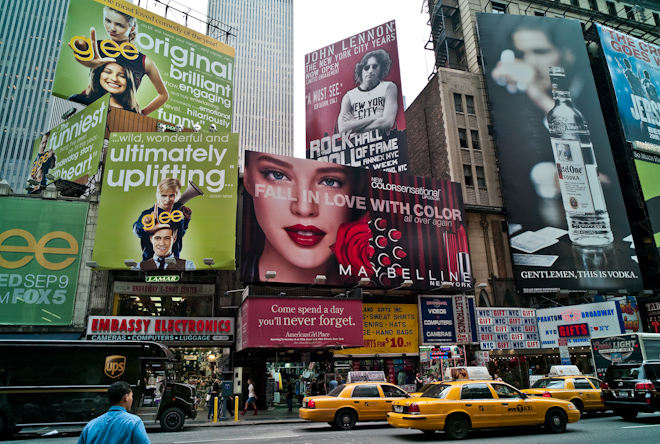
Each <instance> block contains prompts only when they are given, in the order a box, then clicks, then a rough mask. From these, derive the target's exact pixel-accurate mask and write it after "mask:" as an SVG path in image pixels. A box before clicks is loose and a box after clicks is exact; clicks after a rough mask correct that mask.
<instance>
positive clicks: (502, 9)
mask: <svg viewBox="0 0 660 444" xmlns="http://www.w3.org/2000/svg"><path fill="white" fill-rule="evenodd" d="M493 14H506V5H505V4H504V3H496V2H493Z"/></svg>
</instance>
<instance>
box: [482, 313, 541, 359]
mask: <svg viewBox="0 0 660 444" xmlns="http://www.w3.org/2000/svg"><path fill="white" fill-rule="evenodd" d="M476 312H477V329H478V334H479V347H480V348H481V349H482V350H503V349H514V350H526V349H530V348H540V347H541V341H540V339H539V330H538V326H537V325H536V310H532V309H517V308H513V309H511V308H477V310H476Z"/></svg>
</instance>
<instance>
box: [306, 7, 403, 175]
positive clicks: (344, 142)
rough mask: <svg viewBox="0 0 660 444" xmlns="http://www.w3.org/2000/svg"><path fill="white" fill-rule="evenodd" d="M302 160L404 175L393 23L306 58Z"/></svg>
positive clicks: (401, 104)
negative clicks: (305, 123) (305, 156)
mask: <svg viewBox="0 0 660 444" xmlns="http://www.w3.org/2000/svg"><path fill="white" fill-rule="evenodd" d="M305 113H306V117H307V158H308V159H316V160H322V161H325V162H334V163H339V164H342V165H350V166H354V167H363V168H370V169H374V170H381V171H390V172H402V171H407V170H408V143H407V141H406V122H405V117H404V109H403V95H402V93H401V76H400V74H399V54H398V52H397V36H396V27H395V25H394V20H392V21H391V22H387V23H384V24H382V25H380V26H376V27H375V28H372V29H369V30H367V31H364V32H361V33H359V34H356V35H354V36H351V37H348V38H346V39H344V40H341V41H339V42H337V43H333V44H332V45H328V46H326V47H324V48H321V49H318V50H316V51H314V52H311V53H309V54H307V55H305Z"/></svg>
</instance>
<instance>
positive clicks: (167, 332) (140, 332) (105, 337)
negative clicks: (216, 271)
mask: <svg viewBox="0 0 660 444" xmlns="http://www.w3.org/2000/svg"><path fill="white" fill-rule="evenodd" d="M87 339H88V340H91V341H168V342H186V341H201V342H211V341H213V342H216V341H219V342H234V318H194V317H183V318H177V317H167V316H146V317H145V316H90V317H89V319H88V320H87Z"/></svg>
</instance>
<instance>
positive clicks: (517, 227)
mask: <svg viewBox="0 0 660 444" xmlns="http://www.w3.org/2000/svg"><path fill="white" fill-rule="evenodd" d="M477 22H478V31H479V41H480V46H481V53H482V54H483V63H484V75H485V77H486V85H487V88H488V96H489V101H490V105H491V110H492V115H493V123H494V132H495V133H494V134H495V142H496V144H497V149H498V157H499V160H500V161H499V166H500V172H501V175H500V176H501V178H502V191H503V193H504V198H505V201H506V209H507V219H508V223H509V235H510V245H511V249H512V252H513V264H514V273H515V277H516V281H517V284H518V286H519V287H520V288H522V289H523V291H524V292H526V293H532V292H542V293H545V292H556V291H558V290H559V289H568V290H576V291H584V290H588V289H598V290H599V291H613V290H615V289H618V288H626V289H628V290H629V291H630V292H633V293H634V292H637V291H640V290H641V289H642V282H641V278H640V272H639V266H638V265H637V262H636V257H634V256H635V253H634V250H632V249H631V248H630V245H631V243H630V242H631V240H629V239H630V238H629V236H630V234H631V231H630V226H629V224H628V219H627V216H626V211H625V206H624V201H623V197H622V195H621V189H620V185H619V181H618V177H617V172H616V168H615V166H614V161H613V158H612V152H611V149H610V144H609V140H608V137H607V130H606V128H605V123H604V120H603V115H602V112H601V109H600V106H599V103H600V102H599V100H598V95H597V92H596V87H595V84H594V79H593V76H592V73H591V69H590V65H589V57H588V55H587V51H586V47H585V44H584V38H583V36H582V29H581V27H580V22H579V21H577V20H572V19H559V18H548V17H531V16H515V15H509V14H482V13H479V14H477ZM539 54H542V55H543V56H542V57H541V56H539ZM551 66H552V67H557V68H561V69H558V70H556V71H557V74H556V75H557V78H558V79H559V80H556V81H555V84H556V85H557V90H558V91H559V90H561V93H558V94H559V95H558V96H557V97H558V98H557V101H556V102H555V100H554V99H553V97H552V94H551V89H552V88H551V87H552V82H551V79H550V75H549V72H550V67H551ZM561 72H563V73H564V76H563V77H561V78H560V77H559V76H560V75H561ZM569 99H570V100H569ZM555 108H556V109H555ZM575 110H577V112H575ZM562 113H564V114H562ZM549 115H550V118H548V116H549ZM548 121H550V122H551V125H548V123H547V122H548ZM585 122H586V124H585ZM569 222H570V223H569Z"/></svg>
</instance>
